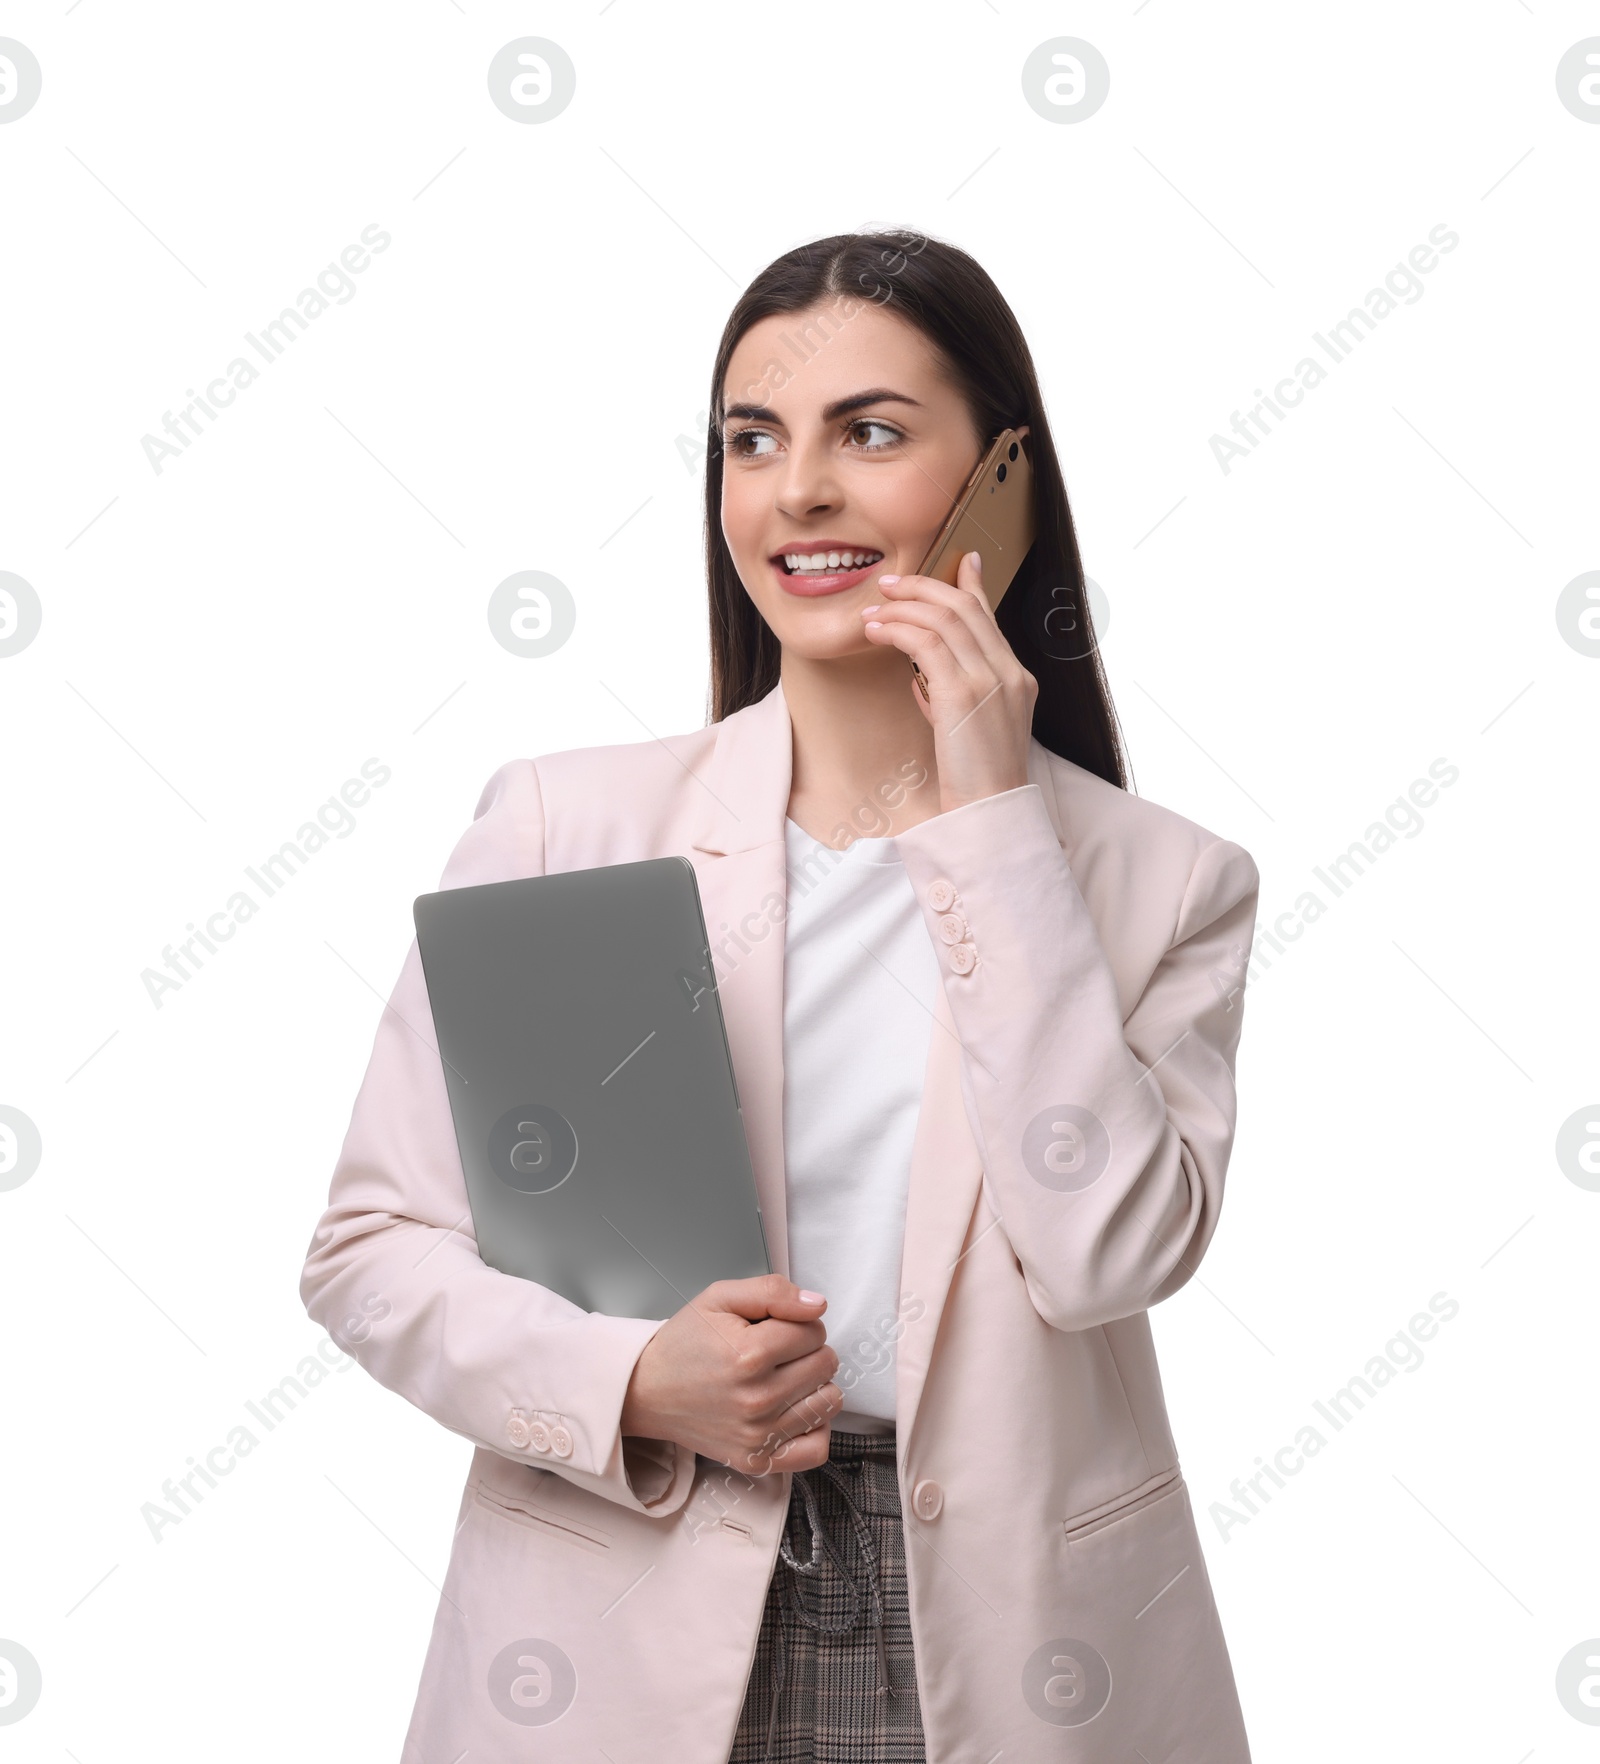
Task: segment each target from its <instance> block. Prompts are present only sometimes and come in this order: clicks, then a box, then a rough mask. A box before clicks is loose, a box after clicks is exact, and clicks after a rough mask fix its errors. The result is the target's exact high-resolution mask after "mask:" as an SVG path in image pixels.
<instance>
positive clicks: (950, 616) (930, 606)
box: [861, 582, 994, 685]
mask: <svg viewBox="0 0 1600 1764" xmlns="http://www.w3.org/2000/svg"><path fill="white" fill-rule="evenodd" d="M939 586H940V587H941V588H944V586H945V585H944V583H942V582H941V583H940V584H939ZM945 592H946V593H947V594H954V593H955V592H957V591H956V590H955V589H953V588H946V589H945ZM902 622H903V623H905V624H909V625H917V626H920V627H921V629H923V630H924V631H929V632H931V633H932V634H933V635H934V636H936V637H938V638H939V640H940V641H941V642H942V643H943V644H944V645H945V647H946V648H947V649H948V650H949V651H950V653H951V655H952V656H954V657H955V660H956V663H957V665H958V666H959V667H960V668H961V671H962V672H963V673H964V674H970V675H971V676H972V677H973V678H974V679H975V680H979V679H981V680H983V681H985V682H987V683H988V684H991V685H992V684H993V680H994V669H993V667H992V666H991V665H990V662H989V659H988V657H987V656H985V655H984V653H983V650H982V648H981V647H980V645H979V643H978V640H977V638H976V637H975V636H974V634H973V632H972V631H971V630H970V629H969V628H968V625H967V621H966V620H965V618H964V617H963V616H962V614H961V613H960V611H959V610H958V609H957V608H955V607H954V606H952V605H950V604H949V603H948V602H946V601H941V602H938V603H932V602H930V601H926V600H921V599H916V600H912V599H906V600H886V601H884V602H883V604H882V605H880V606H877V607H875V608H874V609H873V611H872V613H871V615H870V617H867V618H865V619H864V620H863V623H862V627H861V628H862V629H863V630H864V631H866V632H867V633H868V635H869V636H870V635H872V634H873V633H874V632H875V631H876V630H877V629H878V627H879V626H881V625H889V624H893V623H902Z"/></svg>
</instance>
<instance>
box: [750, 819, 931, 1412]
mask: <svg viewBox="0 0 1600 1764" xmlns="http://www.w3.org/2000/svg"><path fill="white" fill-rule="evenodd" d="M784 826H785V835H786V838H787V841H788V864H789V907H788V918H787V920H786V923H785V935H784V965H783V987H784V1000H783V1061H784V1080H783V1091H784V1107H783V1143H784V1160H785V1165H786V1175H787V1191H788V1207H787V1210H788V1226H789V1276H790V1278H791V1279H792V1280H793V1281H794V1282H795V1283H796V1285H798V1286H802V1287H805V1288H807V1289H809V1290H810V1291H812V1292H820V1293H823V1294H824V1295H825V1296H826V1298H827V1300H828V1309H827V1311H826V1313H825V1315H824V1317H823V1322H824V1323H825V1325H826V1327H827V1331H828V1345H829V1346H830V1347H831V1348H832V1349H833V1350H834V1352H835V1353H837V1354H838V1356H839V1362H840V1364H839V1370H838V1372H837V1373H836V1374H835V1375H834V1382H835V1383H836V1384H837V1385H838V1386H839V1388H840V1390H842V1391H843V1392H844V1408H843V1410H842V1411H841V1412H840V1413H839V1415H838V1416H837V1417H836V1418H835V1420H834V1422H833V1425H834V1426H835V1427H836V1428H839V1429H841V1430H849V1429H854V1430H856V1431H860V1432H868V1433H872V1432H877V1433H881V1432H884V1431H887V1429H888V1428H889V1427H891V1426H892V1425H893V1423H894V1416H895V1400H894V1385H895V1370H894V1367H895V1342H896V1340H897V1338H898V1335H899V1333H900V1331H899V1330H898V1329H897V1328H896V1322H897V1318H898V1316H899V1314H900V1308H901V1295H900V1252H901V1247H902V1243H903V1241H904V1237H905V1216H906V1186H907V1180H908V1178H909V1175H910V1171H911V1144H912V1138H913V1136H914V1135H915V1133H916V1128H917V1117H918V1115H919V1113H920V1111H921V1105H922V1081H923V1077H924V1074H925V1071H926V1068H927V1061H928V1042H929V1036H930V1035H931V1034H932V1031H933V1011H934V1001H935V998H936V997H937V988H938V986H939V984H940V976H939V963H938V957H937V956H936V954H935V952H934V948H933V944H932V941H931V940H930V938H929V936H928V931H927V927H926V925H925V924H924V923H923V916H922V910H921V908H920V907H919V905H918V903H917V899H916V895H915V893H914V891H913V889H912V886H911V881H910V878H909V877H908V876H907V875H906V871H905V866H904V864H903V863H902V862H901V860H900V854H899V850H898V848H897V847H896V844H895V841H894V840H893V839H892V838H888V839H857V840H856V841H855V842H854V844H852V845H850V846H848V847H847V848H846V849H845V850H843V851H835V850H834V849H833V848H832V847H830V846H826V845H824V844H822V843H821V841H820V840H816V839H813V838H812V837H811V835H810V834H809V833H807V832H806V831H805V829H804V828H803V827H801V826H800V825H799V824H798V823H797V822H795V821H792V820H788V819H787V817H786V818H785V823H784ZM863 945H865V947H863Z"/></svg>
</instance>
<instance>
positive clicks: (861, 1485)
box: [728, 1432, 925, 1764]
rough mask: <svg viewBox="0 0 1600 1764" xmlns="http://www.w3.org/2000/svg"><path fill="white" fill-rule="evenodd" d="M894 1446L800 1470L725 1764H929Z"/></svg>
mask: <svg viewBox="0 0 1600 1764" xmlns="http://www.w3.org/2000/svg"><path fill="white" fill-rule="evenodd" d="M924 1758H925V1754H924V1751H923V1741H922V1713H921V1707H920V1705H919V1703H918V1700H917V1669H916V1660H915V1657H914V1655H913V1653H912V1647H911V1611H910V1605H909V1602H908V1599H907V1594H906V1537H905V1523H904V1520H903V1517H902V1515H901V1510H900V1483H899V1478H898V1476H897V1474H896V1471H895V1442H894V1435H893V1434H884V1435H882V1436H878V1435H873V1434H866V1433H839V1432H835V1433H834V1434H833V1436H832V1441H831V1444H830V1446H829V1449H828V1461H827V1462H826V1463H825V1464H818V1465H817V1466H816V1468H815V1469H812V1470H797V1471H796V1472H795V1473H794V1478H793V1482H792V1484H791V1486H790V1490H789V1511H788V1513H787V1515H786V1517H785V1520H784V1534H783V1538H782V1540H781V1542H780V1544H779V1549H778V1562H777V1566H776V1568H775V1569H774V1570H773V1575H772V1584H771V1586H770V1587H769V1588H768V1590H767V1602H766V1608H765V1610H764V1612H763V1613H762V1619H761V1634H760V1636H759V1638H758V1640H757V1642H756V1653H755V1660H754V1662H753V1664H752V1666H751V1669H750V1682H749V1685H748V1686H747V1687H746V1690H745V1700H744V1709H743V1711H742V1713H741V1714H740V1717H739V1727H738V1732H737V1734H736V1736H735V1739H734V1746H733V1751H732V1753H731V1754H730V1755H729V1759H728V1764H924Z"/></svg>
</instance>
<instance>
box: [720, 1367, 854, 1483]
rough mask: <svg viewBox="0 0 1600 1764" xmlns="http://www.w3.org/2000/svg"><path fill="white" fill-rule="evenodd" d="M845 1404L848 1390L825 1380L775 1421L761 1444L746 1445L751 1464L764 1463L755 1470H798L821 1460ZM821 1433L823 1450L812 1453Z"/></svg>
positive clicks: (748, 1462)
mask: <svg viewBox="0 0 1600 1764" xmlns="http://www.w3.org/2000/svg"><path fill="white" fill-rule="evenodd" d="M843 1407H844V1392H843V1391H841V1390H840V1389H839V1387H838V1385H836V1384H825V1385H823V1386H822V1388H821V1389H820V1390H814V1391H810V1392H808V1393H807V1394H806V1395H805V1396H803V1397H801V1398H800V1400H799V1401H798V1402H796V1403H794V1404H793V1405H792V1406H791V1407H790V1408H788V1409H786V1410H785V1411H784V1412H783V1414H782V1415H780V1416H779V1417H778V1418H777V1419H776V1420H775V1421H774V1422H772V1424H771V1425H770V1426H769V1427H768V1428H767V1430H766V1432H765V1434H764V1436H763V1437H762V1439H761V1441H760V1442H759V1443H758V1444H755V1445H752V1446H749V1447H747V1448H746V1451H745V1453H744V1456H745V1458H746V1460H747V1465H748V1464H756V1463H759V1464H760V1465H761V1468H760V1469H759V1470H752V1474H754V1475H763V1474H765V1473H766V1472H767V1471H769V1470H798V1469H802V1468H804V1467H805V1466H806V1464H807V1463H820V1462H821V1460H822V1458H825V1457H826V1456H827V1455H828V1453H827V1441H828V1438H829V1430H830V1428H831V1427H832V1425H833V1418H834V1417H835V1416H836V1415H837V1414H838V1413H839V1411H840V1410H841V1409H842V1408H843ZM819 1434H820V1436H821V1441H820V1443H821V1446H822V1450H821V1454H820V1456H817V1457H813V1456H812V1455H811V1453H812V1450H813V1449H814V1448H815V1446H816V1445H817V1444H818V1440H817V1438H816V1436H817V1435H819Z"/></svg>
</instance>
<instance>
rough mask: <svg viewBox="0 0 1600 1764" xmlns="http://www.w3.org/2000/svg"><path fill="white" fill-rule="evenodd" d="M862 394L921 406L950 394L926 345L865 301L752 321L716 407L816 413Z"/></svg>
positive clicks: (933, 352) (824, 305)
mask: <svg viewBox="0 0 1600 1764" xmlns="http://www.w3.org/2000/svg"><path fill="white" fill-rule="evenodd" d="M867 386H891V387H893V388H894V390H895V391H897V392H904V393H906V394H908V395H909V396H911V397H914V398H918V399H924V397H925V395H926V397H927V399H931V398H933V397H936V396H937V395H938V393H939V392H940V391H941V390H943V391H946V392H953V390H954V388H953V387H950V386H949V384H948V381H947V380H946V377H945V374H944V371H943V364H942V362H941V361H940V359H939V355H938V351H937V350H936V349H935V348H934V346H933V344H932V343H931V342H930V341H929V340H928V338H927V337H925V336H924V335H923V333H922V332H921V331H919V330H918V329H917V328H916V327H915V326H914V325H911V324H908V323H907V322H906V321H905V320H904V319H901V318H897V317H895V316H894V315H893V314H891V313H889V312H886V311H885V310H884V309H883V308H882V307H881V306H879V305H877V304H876V303H875V302H873V301H870V300H855V301H852V300H850V299H848V298H845V299H841V300H837V301H834V300H831V299H829V300H824V301H822V302H820V303H819V304H818V305H816V306H812V307H808V308H807V309H806V310H805V311H803V312H783V313H775V314H773V316H772V317H771V318H764V319H760V320H758V321H757V322H756V323H755V324H753V325H752V326H751V327H750V329H749V330H748V331H746V332H745V334H744V335H743V336H742V337H741V338H740V339H739V341H738V343H737V344H736V345H735V347H734V351H733V354H732V355H731V356H730V357H729V359H728V373H727V378H726V380H725V381H724V382H723V387H722V400H723V403H724V404H725V405H727V404H738V403H743V404H764V405H768V406H770V407H771V408H773V409H775V410H779V409H792V410H803V409H812V408H820V407H821V406H822V405H824V404H827V403H829V402H830V401H831V400H833V399H835V398H842V397H845V396H847V395H848V394H850V393H852V392H859V391H861V390H862V388H863V387H867Z"/></svg>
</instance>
